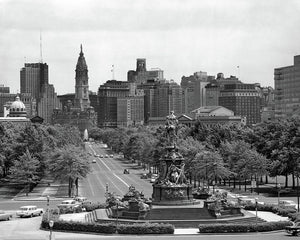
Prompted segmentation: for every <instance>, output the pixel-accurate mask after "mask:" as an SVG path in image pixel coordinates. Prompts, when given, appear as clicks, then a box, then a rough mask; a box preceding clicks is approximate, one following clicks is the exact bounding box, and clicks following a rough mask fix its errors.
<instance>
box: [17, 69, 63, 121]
mask: <svg viewBox="0 0 300 240" xmlns="http://www.w3.org/2000/svg"><path fill="white" fill-rule="evenodd" d="M20 86H21V94H30V95H31V97H32V101H33V103H36V110H32V112H34V113H35V114H36V115H38V116H39V117H41V118H43V119H44V122H46V123H52V114H53V110H54V109H56V108H61V103H60V101H59V100H58V98H57V96H56V93H55V90H54V86H53V85H51V84H49V75H48V65H47V63H25V67H23V68H22V69H21V71H20ZM25 103H26V101H25Z"/></svg>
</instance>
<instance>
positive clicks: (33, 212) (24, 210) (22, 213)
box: [16, 205, 44, 217]
mask: <svg viewBox="0 0 300 240" xmlns="http://www.w3.org/2000/svg"><path fill="white" fill-rule="evenodd" d="M43 212H44V210H43V209H42V208H37V206H33V205H29V206H22V207H20V210H19V211H17V213H16V215H17V216H19V217H34V216H40V215H42V214H43Z"/></svg>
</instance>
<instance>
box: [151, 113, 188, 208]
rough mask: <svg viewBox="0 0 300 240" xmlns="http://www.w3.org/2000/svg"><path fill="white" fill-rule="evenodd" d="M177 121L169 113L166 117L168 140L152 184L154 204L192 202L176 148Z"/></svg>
mask: <svg viewBox="0 0 300 240" xmlns="http://www.w3.org/2000/svg"><path fill="white" fill-rule="evenodd" d="M177 128H178V120H177V118H176V116H175V115H174V111H171V113H170V115H169V116H167V117H166V123H165V134H166V138H167V140H168V143H167V146H166V147H165V154H163V156H162V157H161V158H160V161H159V177H158V179H157V180H156V181H155V183H154V184H153V194H152V196H153V199H154V204H160V203H163V204H165V205H172V204H183V203H184V204H189V203H191V202H192V190H191V189H192V186H190V184H189V182H188V181H187V179H186V177H185V173H184V167H185V164H184V158H183V157H182V155H181V154H180V153H179V152H178V148H177V146H176V140H177Z"/></svg>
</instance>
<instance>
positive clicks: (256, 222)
mask: <svg viewBox="0 0 300 240" xmlns="http://www.w3.org/2000/svg"><path fill="white" fill-rule="evenodd" d="M257 200H258V198H255V226H256V228H257ZM256 230H257V229H256Z"/></svg>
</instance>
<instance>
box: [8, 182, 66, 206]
mask: <svg viewBox="0 0 300 240" xmlns="http://www.w3.org/2000/svg"><path fill="white" fill-rule="evenodd" d="M67 188H68V184H62V183H60V182H57V181H53V180H48V179H43V180H41V181H40V182H39V183H38V185H37V186H36V187H35V188H34V189H33V190H32V191H31V192H30V193H28V195H26V189H23V190H22V191H20V192H19V193H18V194H17V195H16V196H15V197H14V198H13V200H15V201H47V197H48V196H49V199H51V200H60V199H62V198H68V196H67V195H66V193H67Z"/></svg>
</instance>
